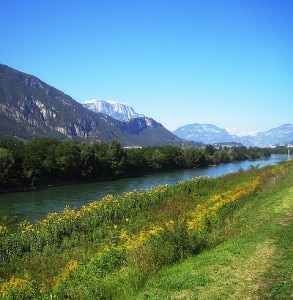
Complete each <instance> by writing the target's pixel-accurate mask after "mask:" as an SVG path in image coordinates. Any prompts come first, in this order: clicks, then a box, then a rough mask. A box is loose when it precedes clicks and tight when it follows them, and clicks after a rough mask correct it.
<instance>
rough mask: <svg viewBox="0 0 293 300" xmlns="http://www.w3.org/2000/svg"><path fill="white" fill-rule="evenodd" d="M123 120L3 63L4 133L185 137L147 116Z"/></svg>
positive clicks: (0, 117)
mask: <svg viewBox="0 0 293 300" xmlns="http://www.w3.org/2000/svg"><path fill="white" fill-rule="evenodd" d="M135 120H136V119H134V120H133V121H131V122H121V121H117V120H114V119H113V118H111V117H109V116H106V115H103V114H99V113H94V112H92V111H90V110H88V109H86V108H84V107H83V106H82V104H80V103H78V102H77V101H75V100H74V99H72V98H71V97H70V96H68V95H66V94H64V93H63V92H61V91H59V90H57V89H56V88H54V87H52V86H50V85H48V84H46V83H45V82H43V81H41V80H40V79H38V78H36V77H34V76H32V75H29V74H25V73H22V72H19V71H17V70H14V69H12V68H10V67H8V66H5V65H2V64H0V125H1V127H0V136H2V137H18V138H24V139H32V138H35V137H39V136H48V137H55V138H59V139H79V140H81V139H82V140H87V141H100V142H109V141H110V140H112V139H116V140H118V141H119V142H121V143H122V144H123V145H125V146H132V145H136V146H146V145H166V144H171V141H173V142H174V141H175V142H177V143H178V144H181V141H182V140H181V139H179V138H177V137H176V136H175V135H174V134H172V133H171V132H169V131H168V130H167V129H166V128H164V127H163V126H162V125H161V124H160V123H157V122H156V121H154V120H152V122H151V125H150V126H149V122H147V120H145V118H139V121H135Z"/></svg>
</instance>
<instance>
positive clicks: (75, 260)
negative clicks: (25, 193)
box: [0, 163, 290, 299]
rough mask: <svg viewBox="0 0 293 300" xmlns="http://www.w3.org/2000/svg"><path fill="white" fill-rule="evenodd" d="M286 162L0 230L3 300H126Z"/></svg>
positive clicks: (201, 241) (196, 248)
mask: <svg viewBox="0 0 293 300" xmlns="http://www.w3.org/2000/svg"><path fill="white" fill-rule="evenodd" d="M289 165H290V164H289V163H287V164H283V165H279V166H275V167H272V166H269V167H266V168H263V169H259V170H258V169H251V170H249V171H246V172H244V171H241V172H239V173H237V174H230V175H227V176H224V177H222V178H218V179H215V178H210V177H197V178H195V179H191V180H188V181H185V182H179V183H178V184H176V185H174V186H167V185H165V186H160V187H158V188H154V189H150V190H148V191H133V192H130V193H125V194H123V195H119V196H113V195H108V196H106V197H104V198H103V199H102V200H101V201H96V202H92V203H90V204H89V205H86V206H84V207H82V208H81V209H80V210H76V209H73V208H70V207H66V208H65V209H64V210H63V211H62V212H60V213H50V214H48V215H47V217H46V218H44V219H42V220H39V221H37V222H36V223H34V224H31V223H29V222H27V221H25V222H22V223H20V224H19V225H18V228H17V230H14V231H11V230H9V229H8V228H6V227H5V226H4V225H0V236H1V237H0V238H1V240H0V263H1V265H0V276H1V281H0V296H1V297H2V298H3V299H32V298H36V299H52V298H54V299H126V298H127V297H128V296H130V295H133V294H134V293H136V292H137V291H138V290H139V289H140V288H141V287H142V286H143V285H144V283H145V282H146V280H147V279H148V278H149V277H150V276H152V275H154V274H155V273H157V272H158V271H159V270H160V269H161V268H162V267H164V266H167V265H170V264H173V263H175V262H178V261H180V260H182V259H183V258H185V257H186V256H187V255H190V254H196V253H199V252H200V251H201V250H202V249H203V248H205V247H206V245H207V244H210V240H209V239H210V237H211V232H212V230H213V228H215V227H217V226H219V224H220V223H221V221H222V220H223V219H224V218H225V217H226V216H227V215H228V214H229V213H230V211H231V210H233V208H234V206H235V205H238V204H239V203H241V201H245V198H246V197H248V196H250V195H252V194H255V193H259V192H261V190H262V189H263V188H264V187H265V186H267V185H271V184H274V181H276V180H277V178H279V177H281V176H284V174H285V172H286V168H288V167H289Z"/></svg>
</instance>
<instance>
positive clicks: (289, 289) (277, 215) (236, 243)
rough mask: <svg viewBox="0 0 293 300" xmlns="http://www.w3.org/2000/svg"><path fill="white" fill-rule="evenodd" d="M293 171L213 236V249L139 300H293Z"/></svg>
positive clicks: (160, 278)
mask: <svg viewBox="0 0 293 300" xmlns="http://www.w3.org/2000/svg"><path fill="white" fill-rule="evenodd" d="M292 183H293V170H292V169H291V170H290V173H289V174H287V177H286V178H285V179H283V181H282V182H280V183H278V184H277V185H276V186H273V187H272V188H270V189H269V190H267V191H266V192H265V193H261V194H259V195H257V196H253V197H251V198H250V199H249V201H246V202H245V204H244V205H243V206H242V207H240V208H239V209H237V210H235V211H234V213H233V215H232V216H231V217H230V218H229V219H228V220H226V221H225V224H223V226H221V228H219V229H218V230H217V231H216V232H215V233H214V236H213V239H212V240H213V244H214V245H216V246H215V247H213V246H212V245H211V247H210V250H206V251H205V252H202V253H200V254H199V255H197V256H192V257H189V258H188V259H186V260H184V261H182V262H181V263H179V264H176V265H174V266H172V267H168V268H165V269H164V270H163V271H161V272H160V273H159V274H157V275H156V276H155V277H153V278H152V279H150V280H149V281H148V283H147V284H146V286H145V288H144V290H143V291H141V293H140V294H139V295H137V296H135V297H134V298H135V299H293V294H292V293H293V285H292V271H291V266H292V265H293V257H292V251H291V249H292V248H293V245H292V240H293V239H292V233H293V227H292V216H293V214H292V212H293V201H292V200H293V185H292Z"/></svg>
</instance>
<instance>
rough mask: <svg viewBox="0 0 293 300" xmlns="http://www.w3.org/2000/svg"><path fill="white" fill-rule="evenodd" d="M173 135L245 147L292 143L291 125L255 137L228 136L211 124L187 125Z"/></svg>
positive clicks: (210, 142) (207, 142)
mask: <svg viewBox="0 0 293 300" xmlns="http://www.w3.org/2000/svg"><path fill="white" fill-rule="evenodd" d="M173 133H174V134H175V135H177V136H178V137H180V138H182V139H186V140H190V141H194V140H196V141H198V142H203V143H204V144H214V143H229V142H230V143H241V144H242V145H245V146H257V147H269V146H273V145H287V144H292V143H293V124H284V125H281V126H280V127H278V128H273V129H270V130H268V131H265V132H259V133H257V134H256V135H255V136H236V135H230V134H229V133H228V131H227V130H226V129H221V128H219V127H217V126H215V125H212V124H198V123H195V124H189V125H185V126H181V127H179V128H177V129H176V130H175V131H174V132H173Z"/></svg>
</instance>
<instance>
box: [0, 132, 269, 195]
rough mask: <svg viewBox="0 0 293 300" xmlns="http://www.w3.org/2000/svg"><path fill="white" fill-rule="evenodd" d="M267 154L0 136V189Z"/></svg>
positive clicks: (254, 150)
mask: <svg viewBox="0 0 293 300" xmlns="http://www.w3.org/2000/svg"><path fill="white" fill-rule="evenodd" d="M269 155H270V152H269V150H267V149H261V148H246V147H234V148H225V147H223V148H221V149H216V148H214V147H213V146H207V147H206V148H205V149H200V148H196V147H187V148H184V149H181V148H179V147H175V146H161V147H144V148H131V149H125V148H123V147H122V146H121V145H120V144H119V143H118V142H116V141H112V142H110V143H109V144H101V145H98V144H89V143H85V142H74V141H63V142H61V141H58V140H54V139H49V138H40V139H36V140H34V141H31V142H27V143H21V142H15V141H9V140H1V139H0V192H4V191H14V190H27V189H34V188H37V187H44V186H47V185H55V184H64V183H74V182H81V181H93V180H104V179H113V178H119V177H121V176H135V175H140V174H143V173H149V172H159V171H167V170H176V169H177V170H178V169H187V168H197V167H203V166H207V165H208V164H219V163H227V162H230V161H240V160H247V159H254V158H260V157H265V156H269Z"/></svg>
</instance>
